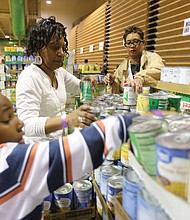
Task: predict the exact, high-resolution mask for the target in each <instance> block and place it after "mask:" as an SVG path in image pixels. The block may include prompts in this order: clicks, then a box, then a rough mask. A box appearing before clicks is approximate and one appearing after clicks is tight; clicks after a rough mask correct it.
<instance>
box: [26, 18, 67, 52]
mask: <svg viewBox="0 0 190 220" xmlns="http://www.w3.org/2000/svg"><path fill="white" fill-rule="evenodd" d="M65 29H66V27H64V25H63V24H61V23H59V22H56V18H55V17H54V16H50V17H49V18H45V19H44V18H41V19H40V21H38V22H37V23H36V24H34V25H33V26H32V27H31V28H30V30H29V33H28V38H27V46H26V53H27V54H28V55H34V56H35V55H37V53H38V52H39V50H40V49H42V48H43V47H47V45H48V44H49V42H50V40H51V38H52V37H53V36H55V37H56V38H58V39H60V38H61V37H63V38H64V41H65V45H66V50H68V40H67V34H66V32H65Z"/></svg>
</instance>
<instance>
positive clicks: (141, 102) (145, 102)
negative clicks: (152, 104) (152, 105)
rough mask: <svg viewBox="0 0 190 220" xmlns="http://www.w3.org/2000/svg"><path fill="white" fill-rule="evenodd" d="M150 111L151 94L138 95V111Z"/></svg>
mask: <svg viewBox="0 0 190 220" xmlns="http://www.w3.org/2000/svg"><path fill="white" fill-rule="evenodd" d="M148 111H149V95H147V94H139V95H138V97H137V108H136V112H148Z"/></svg>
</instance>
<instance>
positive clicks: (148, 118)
mask: <svg viewBox="0 0 190 220" xmlns="http://www.w3.org/2000/svg"><path fill="white" fill-rule="evenodd" d="M153 119H161V117H159V116H156V115H139V116H137V117H133V122H134V123H142V122H144V121H151V120H153Z"/></svg>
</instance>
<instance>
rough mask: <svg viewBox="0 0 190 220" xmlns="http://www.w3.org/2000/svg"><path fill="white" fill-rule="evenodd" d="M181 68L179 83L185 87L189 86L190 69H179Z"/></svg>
mask: <svg viewBox="0 0 190 220" xmlns="http://www.w3.org/2000/svg"><path fill="white" fill-rule="evenodd" d="M179 68H180V76H179V83H180V84H184V85H189V83H190V67H179Z"/></svg>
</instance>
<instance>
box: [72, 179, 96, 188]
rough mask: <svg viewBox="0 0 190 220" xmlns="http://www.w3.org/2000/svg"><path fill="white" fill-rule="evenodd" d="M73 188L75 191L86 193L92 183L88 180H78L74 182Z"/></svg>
mask: <svg viewBox="0 0 190 220" xmlns="http://www.w3.org/2000/svg"><path fill="white" fill-rule="evenodd" d="M73 188H74V189H75V190H80V191H87V190H89V189H90V188H92V183H91V182H90V181H88V180H79V181H76V182H74V184H73Z"/></svg>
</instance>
